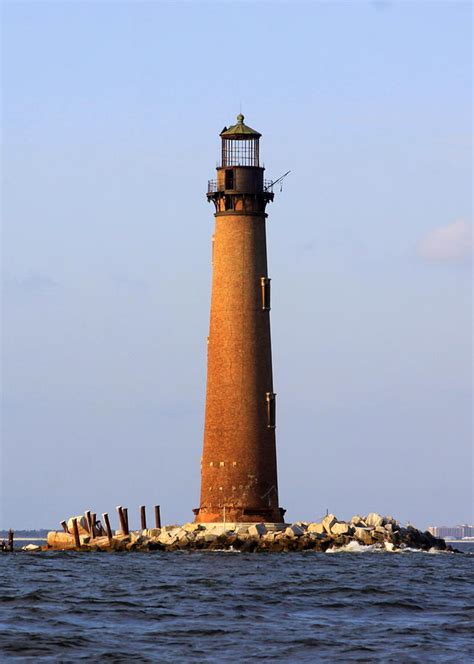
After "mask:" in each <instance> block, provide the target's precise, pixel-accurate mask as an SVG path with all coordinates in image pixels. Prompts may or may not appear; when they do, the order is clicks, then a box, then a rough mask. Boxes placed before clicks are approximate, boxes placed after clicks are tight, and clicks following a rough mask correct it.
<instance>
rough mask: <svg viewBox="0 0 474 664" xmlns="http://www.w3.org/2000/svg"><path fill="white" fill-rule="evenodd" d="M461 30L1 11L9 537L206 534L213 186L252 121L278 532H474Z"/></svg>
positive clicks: (408, 24) (397, 18)
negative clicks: (78, 522) (230, 135)
mask: <svg viewBox="0 0 474 664" xmlns="http://www.w3.org/2000/svg"><path fill="white" fill-rule="evenodd" d="M471 12H472V8H471V5H470V3H468V2H466V3H464V2H420V3H417V2H409V3H408V2H401V1H400V2H357V1H355V2H345V3H338V2H330V3H329V2H326V3H323V2H305V3H299V2H291V3H289V2H288V3H284V2H236V3H230V2H213V3H204V2H202V3H201V2H193V3H183V2H174V3H162V2H122V3H115V2H106V1H104V2H100V3H95V2H74V1H72V2H61V3H59V2H58V3H48V2H21V3H20V2H8V1H7V2H4V3H3V5H2V13H3V16H2V31H3V38H2V44H3V51H2V121H1V130H2V175H3V185H2V194H3V195H2V219H3V232H2V276H3V298H2V325H1V328H2V342H3V355H2V358H3V359H2V371H1V378H2V394H3V405H2V439H1V476H0V477H1V506H0V507H1V509H0V528H8V527H14V528H17V529H20V528H56V527H59V522H60V521H61V520H62V519H63V518H67V517H68V516H70V515H73V514H80V513H82V512H83V511H84V510H85V509H92V510H93V511H96V512H97V513H98V514H100V513H102V512H104V511H108V512H109V513H110V514H111V515H113V521H114V520H116V515H115V506H116V505H119V504H121V505H125V506H128V508H129V512H130V515H131V525H132V527H137V526H138V518H139V517H138V514H139V513H138V506H139V505H142V504H144V505H147V506H148V507H149V508H150V509H151V507H152V506H153V505H155V504H160V505H161V511H162V515H163V520H164V521H165V522H166V523H182V522H185V521H189V520H191V519H192V518H193V514H192V511H191V510H192V509H193V508H194V507H197V506H198V503H199V482H200V477H199V462H200V456H201V451H202V434H203V422H204V398H205V382H206V337H207V334H208V325H209V304H210V283H211V265H210V253H211V235H212V232H213V223H214V218H213V208H212V206H211V205H209V204H208V203H207V201H206V196H205V193H206V189H207V180H208V179H211V178H213V177H214V176H215V170H214V169H215V166H216V162H217V159H218V157H219V132H220V131H221V129H222V128H223V126H224V125H227V126H229V125H230V124H232V123H233V122H234V121H235V120H234V119H235V116H236V115H237V113H238V112H239V111H240V110H242V112H243V113H244V114H245V118H246V122H247V123H248V124H249V125H250V126H252V127H254V128H256V129H258V130H259V131H260V132H261V133H262V134H263V138H262V139H261V146H260V147H261V155H262V154H263V159H264V162H265V166H266V177H268V178H269V179H275V178H277V177H279V176H280V175H282V174H283V173H284V172H286V171H287V170H291V173H290V175H289V176H288V177H287V178H286V179H285V181H284V183H283V190H282V191H281V192H280V191H279V190H278V191H277V193H276V196H275V201H274V203H272V204H271V206H270V207H269V209H268V212H269V217H268V255H269V276H270V277H271V278H272V312H271V325H272V342H273V363H274V389H275V392H276V393H277V394H278V397H277V398H278V414H277V416H278V421H277V453H278V464H279V492H280V504H281V505H282V506H283V507H285V508H286V509H287V518H288V520H290V521H291V520H298V519H306V520H313V521H314V520H316V519H318V518H320V517H321V515H323V514H325V513H326V509H328V510H329V511H330V512H333V513H334V514H336V515H337V516H338V517H339V518H341V519H342V518H348V517H350V516H352V515H353V514H366V513H367V512H371V511H376V512H380V513H384V514H392V515H393V516H394V517H395V518H398V519H399V520H401V521H402V522H403V523H405V522H407V521H410V522H412V523H414V524H415V525H417V526H419V527H423V528H424V527H427V526H428V525H430V524H438V525H439V524H456V523H462V522H471V523H472V522H473V521H474V515H473V511H472V510H473V465H472V456H473V454H472V352H471V351H472V347H471V320H472V319H471V310H472V290H471V288H472V287H471V267H472V185H471V180H472V143H471V140H472V139H471V134H472V132H471V120H470V118H471V114H472V101H471V93H472V69H471V51H470V48H471V46H470V43H471V38H472V34H471V32H472V16H471ZM150 516H151V514H150ZM113 525H114V524H113Z"/></svg>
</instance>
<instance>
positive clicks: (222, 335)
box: [194, 115, 284, 522]
mask: <svg viewBox="0 0 474 664" xmlns="http://www.w3.org/2000/svg"><path fill="white" fill-rule="evenodd" d="M220 135H221V139H222V157H221V165H220V166H218V167H217V180H215V181H211V182H209V187H208V194H207V198H208V200H209V201H212V202H213V203H214V205H215V210H216V211H215V231H214V235H213V238H212V265H213V270H212V298H211V320H210V333H209V339H208V364H207V394H206V415H205V430H204V450H203V456H202V463H201V501H200V507H199V508H198V509H196V510H194V512H195V514H196V521H198V522H221V521H235V522H251V521H253V522H257V521H266V522H281V521H283V513H284V510H281V509H280V508H279V505H278V484H277V464H276V449H275V394H274V392H273V378H272V355H271V340H270V279H269V278H268V272H267V248H266V228H265V225H266V217H267V214H266V212H265V209H266V206H267V204H268V203H269V202H270V201H272V200H273V193H272V191H271V185H270V186H268V185H266V183H265V182H264V168H263V167H262V166H260V157H259V139H260V137H261V134H259V133H258V132H257V131H255V130H254V129H251V128H250V127H248V126H247V125H245V124H244V116H243V115H239V116H238V117H237V124H235V125H233V126H232V127H230V128H229V129H227V127H225V128H224V129H223V131H222V132H221V134H220Z"/></svg>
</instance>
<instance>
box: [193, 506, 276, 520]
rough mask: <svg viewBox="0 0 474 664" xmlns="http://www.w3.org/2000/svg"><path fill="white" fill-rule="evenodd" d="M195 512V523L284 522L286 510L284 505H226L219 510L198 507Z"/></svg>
mask: <svg viewBox="0 0 474 664" xmlns="http://www.w3.org/2000/svg"><path fill="white" fill-rule="evenodd" d="M193 512H194V515H195V519H194V522H195V523H223V522H226V523H227V522H232V523H262V522H263V523H284V522H285V519H284V516H285V512H286V510H285V509H283V508H282V507H278V508H273V507H256V508H249V507H225V508H222V509H219V510H217V509H215V508H214V509H213V508H210V509H207V508H202V507H197V508H196V509H194V510H193Z"/></svg>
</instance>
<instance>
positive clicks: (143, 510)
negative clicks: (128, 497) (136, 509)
mask: <svg viewBox="0 0 474 664" xmlns="http://www.w3.org/2000/svg"><path fill="white" fill-rule="evenodd" d="M140 520H141V522H142V530H146V507H145V505H140Z"/></svg>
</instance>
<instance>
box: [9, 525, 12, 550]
mask: <svg viewBox="0 0 474 664" xmlns="http://www.w3.org/2000/svg"><path fill="white" fill-rule="evenodd" d="M8 550H9V551H10V552H12V551H13V530H12V529H11V528H10V530H9V531H8Z"/></svg>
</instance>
